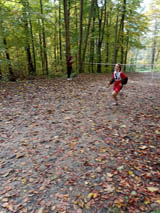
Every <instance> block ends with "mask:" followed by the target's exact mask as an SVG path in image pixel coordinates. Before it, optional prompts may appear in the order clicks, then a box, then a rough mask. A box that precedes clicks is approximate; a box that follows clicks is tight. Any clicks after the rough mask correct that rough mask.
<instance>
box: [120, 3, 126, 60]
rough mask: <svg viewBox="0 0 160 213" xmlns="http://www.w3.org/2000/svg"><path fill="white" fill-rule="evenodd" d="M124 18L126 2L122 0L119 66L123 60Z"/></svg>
mask: <svg viewBox="0 0 160 213" xmlns="http://www.w3.org/2000/svg"><path fill="white" fill-rule="evenodd" d="M125 16H126V0H123V13H122V18H121V64H123V58H124V47H123V45H124V21H125Z"/></svg>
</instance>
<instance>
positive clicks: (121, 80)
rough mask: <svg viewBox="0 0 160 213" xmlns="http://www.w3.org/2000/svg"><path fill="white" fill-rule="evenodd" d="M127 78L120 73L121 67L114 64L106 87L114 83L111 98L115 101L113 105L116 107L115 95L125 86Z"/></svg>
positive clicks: (116, 99)
mask: <svg viewBox="0 0 160 213" xmlns="http://www.w3.org/2000/svg"><path fill="white" fill-rule="evenodd" d="M127 81H128V77H127V76H126V75H125V74H124V73H123V71H122V65H121V64H116V65H115V69H114V72H113V76H112V79H111V80H110V81H109V82H108V87H110V85H111V84H113V83H114V86H113V92H112V97H113V99H114V101H115V103H114V105H118V98H117V95H118V93H119V92H120V90H121V89H122V87H123V85H124V84H127Z"/></svg>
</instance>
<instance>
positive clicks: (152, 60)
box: [151, 20, 158, 70]
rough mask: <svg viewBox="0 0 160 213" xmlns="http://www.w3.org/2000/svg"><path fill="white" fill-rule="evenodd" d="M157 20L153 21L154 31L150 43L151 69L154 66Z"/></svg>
mask: <svg viewBox="0 0 160 213" xmlns="http://www.w3.org/2000/svg"><path fill="white" fill-rule="evenodd" d="M157 27H158V24H157V20H156V21H155V25H154V31H153V43H152V58H151V69H152V70H153V67H154V61H155V52H156V43H157V38H156V35H157Z"/></svg>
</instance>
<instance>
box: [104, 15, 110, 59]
mask: <svg viewBox="0 0 160 213" xmlns="http://www.w3.org/2000/svg"><path fill="white" fill-rule="evenodd" d="M106 30H107V33H106V39H107V41H106V59H105V62H106V63H108V62H109V14H108V13H107V20H106Z"/></svg>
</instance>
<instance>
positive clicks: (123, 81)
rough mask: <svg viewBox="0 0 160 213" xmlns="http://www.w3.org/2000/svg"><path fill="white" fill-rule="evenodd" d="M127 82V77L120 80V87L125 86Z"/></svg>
mask: <svg viewBox="0 0 160 213" xmlns="http://www.w3.org/2000/svg"><path fill="white" fill-rule="evenodd" d="M127 82H128V77H126V78H125V79H123V80H122V85H126V84H127Z"/></svg>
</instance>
